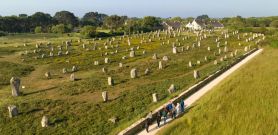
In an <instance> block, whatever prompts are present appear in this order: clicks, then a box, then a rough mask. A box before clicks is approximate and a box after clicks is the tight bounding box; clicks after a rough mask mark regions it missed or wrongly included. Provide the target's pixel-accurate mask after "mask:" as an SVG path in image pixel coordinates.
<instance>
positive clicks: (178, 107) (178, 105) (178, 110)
mask: <svg viewBox="0 0 278 135" xmlns="http://www.w3.org/2000/svg"><path fill="white" fill-rule="evenodd" d="M180 112H181V110H180V103H177V106H176V115H177V116H179V115H180Z"/></svg>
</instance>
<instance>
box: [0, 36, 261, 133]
mask: <svg viewBox="0 0 278 135" xmlns="http://www.w3.org/2000/svg"><path fill="white" fill-rule="evenodd" d="M207 35H209V34H208V33H207ZM242 35H243V34H242V33H241V36H242ZM72 36H73V37H68V36H66V35H49V36H47V35H44V34H42V35H26V36H24V35H15V36H14V37H6V38H3V39H0V43H1V42H3V43H4V42H6V44H0V48H2V47H7V46H8V48H12V47H16V46H17V47H18V48H19V51H22V52H23V51H26V50H27V51H28V52H29V54H27V55H17V54H14V55H13V54H12V55H9V56H6V57H4V58H2V59H0V60H10V61H15V62H18V63H19V64H23V65H30V66H33V67H35V68H36V69H35V70H34V71H33V72H32V73H31V74H30V75H29V76H26V77H24V78H22V85H24V86H26V88H25V89H23V90H22V93H23V96H21V97H16V98H13V97H11V92H10V88H9V86H8V85H7V86H4V87H3V88H1V90H0V99H1V102H0V105H1V108H2V109H1V110H0V116H3V117H1V118H3V119H1V120H0V131H1V132H3V133H5V134H10V133H12V132H15V133H16V134H63V133H65V134H69V133H71V134H116V133H118V132H120V131H121V130H123V129H124V128H126V127H127V126H129V125H130V124H132V123H133V122H135V121H136V120H138V119H140V118H141V117H144V116H145V115H146V114H147V113H148V112H149V111H150V110H153V109H155V108H156V107H158V106H159V105H162V104H163V103H165V102H167V101H168V100H169V99H171V98H173V97H174V96H176V95H178V94H179V93H181V92H182V90H184V89H186V88H188V87H190V86H192V85H193V84H195V83H196V82H198V81H200V80H201V79H203V78H205V77H206V76H208V75H209V74H211V73H213V72H215V71H217V70H219V69H221V68H222V67H223V66H225V65H228V64H229V63H231V62H232V61H234V60H235V59H236V57H234V58H229V59H227V60H226V61H223V62H221V63H220V64H218V65H214V64H213V61H214V60H215V59H217V60H219V59H220V58H221V57H224V55H227V56H229V55H230V53H231V52H234V51H235V50H236V49H237V50H238V55H237V57H238V56H240V55H242V54H243V53H244V51H243V48H244V46H247V45H249V44H251V45H252V48H253V47H255V46H254V43H245V42H244V39H243V38H242V39H241V40H237V37H236V36H231V38H230V39H228V42H229V45H228V48H229V52H228V53H222V54H221V55H216V56H214V54H213V53H214V52H217V51H218V48H217V47H216V43H215V38H216V37H218V36H221V37H222V36H223V35H221V32H214V33H212V34H211V35H210V36H208V38H207V39H204V40H203V41H202V46H201V47H200V48H197V47H196V48H194V49H191V50H192V51H185V52H182V53H179V54H177V55H174V54H172V42H176V40H177V39H178V40H179V41H180V43H181V45H180V46H178V47H179V48H180V47H182V46H184V47H185V48H186V46H192V44H193V43H195V40H196V35H195V34H193V33H187V32H184V33H182V36H180V37H175V38H174V37H171V38H169V39H166V40H165V39H163V40H160V41H159V40H157V39H156V40H154V41H153V42H151V43H144V44H142V45H140V37H138V36H136V35H133V36H132V39H131V41H132V45H131V46H128V45H127V37H125V38H124V39H123V40H120V37H115V42H114V44H118V45H119V48H110V49H107V50H106V49H104V45H103V44H104V42H106V41H108V40H111V38H103V39H102V40H96V41H93V39H82V43H78V42H77V40H78V39H80V37H78V36H77V35H76V34H73V35H72ZM141 36H144V38H145V39H148V38H149V37H152V34H151V33H146V34H144V35H141ZM185 36H187V37H189V39H187V40H184V41H183V40H182V38H183V37H185ZM249 36H250V35H249ZM44 37H45V38H44ZM161 37H165V34H164V33H162V34H161ZM67 40H72V41H73V43H72V47H71V52H70V55H63V56H61V57H57V56H55V57H53V58H50V57H47V58H44V59H42V58H40V57H41V55H42V54H47V55H48V54H49V53H50V50H49V47H47V46H46V43H48V42H51V44H52V45H53V47H55V50H54V54H56V55H57V53H58V50H57V46H58V45H62V41H67ZM167 40H170V42H171V43H170V44H169V45H168V44H166V45H163V46H161V45H160V43H161V42H167ZM224 41H225V40H224V39H222V40H221V49H222V51H223V48H224ZM23 42H26V43H27V46H26V47H24V46H23ZM94 42H96V43H98V45H97V48H102V49H101V50H100V49H96V50H94V51H93V50H90V51H86V50H85V49H83V48H82V44H83V43H85V44H86V45H87V47H90V48H91V49H92V47H93V45H94ZM239 42H241V43H242V46H239V45H238V43H239ZM37 43H43V45H42V46H41V47H40V48H39V49H37V50H40V52H38V53H36V54H35V53H32V52H33V50H34V49H36V48H35V44H37ZM138 45H140V49H139V50H136V55H137V56H136V57H135V58H128V59H126V60H122V59H121V58H122V56H129V51H125V50H126V49H130V47H136V46H138ZM261 45H264V43H262V44H261ZM109 46H110V45H109ZM208 46H210V47H211V50H212V51H211V52H209V51H207V47H208ZM116 49H117V50H118V54H117V55H115V54H114V55H112V54H109V55H107V56H105V57H108V58H110V59H111V60H112V63H111V64H104V56H103V57H101V54H105V52H108V53H110V52H112V51H113V52H114V51H115V50H116ZM143 50H146V52H147V53H146V55H145V56H143V55H142V51H143ZM63 52H65V51H63ZM154 53H157V54H158V57H159V60H161V58H162V57H163V56H164V55H167V56H169V58H170V61H168V62H163V64H164V66H165V69H163V70H158V61H159V60H153V59H152V58H151V57H152V55H153V54H154ZM205 56H207V57H209V61H205V60H204V57H205ZM35 57H37V58H38V59H35ZM21 59H24V60H25V61H23V62H22V61H21ZM95 60H98V61H99V62H100V65H99V66H95V65H94V61H95ZM197 60H200V61H201V64H200V65H196V62H197ZM189 61H192V63H193V64H194V65H195V66H194V67H192V68H189V67H188V62H189ZM119 62H122V63H123V64H124V67H123V68H119V67H118V63H119ZM73 65H76V66H77V67H78V69H79V71H78V72H76V73H75V74H76V77H77V78H79V79H80V80H78V81H76V82H70V81H69V76H70V73H67V74H63V73H62V69H63V68H67V69H69V70H70V69H71V67H72V66H73ZM4 67H5V66H4ZM103 67H107V68H108V70H109V71H108V73H106V74H105V73H102V72H101V68H103ZM134 67H136V68H137V69H138V72H139V78H136V79H130V70H131V69H132V68H134ZM6 68H8V67H6ZM146 68H150V70H151V73H150V75H148V76H145V75H144V71H145V69H146ZM195 69H198V70H199V71H200V73H201V78H200V79H197V80H196V79H194V78H193V70H195ZM0 71H2V70H0ZM46 71H50V72H51V73H52V74H53V78H52V79H49V80H48V79H45V77H44V73H45V72H46ZM108 76H112V77H113V78H114V80H115V86H113V87H112V86H108V85H107V77H108ZM171 84H175V85H176V87H177V92H176V93H174V94H169V93H168V92H167V89H168V88H169V87H170V85H171ZM104 90H106V91H108V92H109V102H106V103H103V102H102V98H101V92H102V91H104ZM154 92H156V93H157V94H158V97H159V99H160V100H159V102H158V103H152V96H151V95H152V93H154ZM142 97H143V98H142ZM10 104H15V105H17V106H18V108H19V111H20V113H21V115H19V116H18V117H16V118H13V119H10V118H8V117H7V109H6V108H7V106H8V105H10ZM43 115H48V116H49V118H50V123H51V124H52V125H51V127H50V128H47V129H42V128H41V127H40V120H41V118H42V116H43ZM111 117H117V118H118V119H119V121H118V122H117V123H116V124H113V123H111V122H109V121H108V119H109V118H111ZM26 123H28V124H26ZM30 123H32V124H30ZM7 125H8V126H7Z"/></svg>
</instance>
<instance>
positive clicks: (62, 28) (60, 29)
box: [51, 24, 67, 33]
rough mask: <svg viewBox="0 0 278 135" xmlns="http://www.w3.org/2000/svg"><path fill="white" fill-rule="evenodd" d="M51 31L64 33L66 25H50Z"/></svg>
mask: <svg viewBox="0 0 278 135" xmlns="http://www.w3.org/2000/svg"><path fill="white" fill-rule="evenodd" d="M51 31H52V32H53V33H66V32H67V30H66V26H65V25H64V24H58V25H55V26H52V28H51Z"/></svg>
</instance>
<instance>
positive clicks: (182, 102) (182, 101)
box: [180, 99, 184, 113]
mask: <svg viewBox="0 0 278 135" xmlns="http://www.w3.org/2000/svg"><path fill="white" fill-rule="evenodd" d="M180 108H181V109H180V110H181V113H183V112H184V100H183V99H182V100H181V101H180Z"/></svg>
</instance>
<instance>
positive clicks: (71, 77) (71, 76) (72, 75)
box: [70, 73, 75, 81]
mask: <svg viewBox="0 0 278 135" xmlns="http://www.w3.org/2000/svg"><path fill="white" fill-rule="evenodd" d="M70 81H75V75H74V73H72V74H71V75H70Z"/></svg>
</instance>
